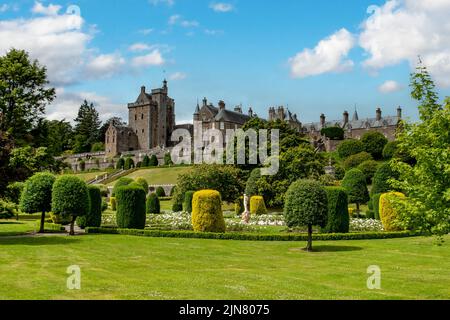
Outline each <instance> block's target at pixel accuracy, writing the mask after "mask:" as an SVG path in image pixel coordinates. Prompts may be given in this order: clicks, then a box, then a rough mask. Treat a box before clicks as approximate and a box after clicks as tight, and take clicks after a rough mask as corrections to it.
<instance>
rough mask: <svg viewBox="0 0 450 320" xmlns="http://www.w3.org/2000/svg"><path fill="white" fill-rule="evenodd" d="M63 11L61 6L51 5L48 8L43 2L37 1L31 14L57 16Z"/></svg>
mask: <svg viewBox="0 0 450 320" xmlns="http://www.w3.org/2000/svg"><path fill="white" fill-rule="evenodd" d="M59 10H61V6H59V5H54V4H49V5H48V6H47V7H46V6H45V5H43V4H42V3H41V2H39V1H36V2H35V3H34V7H33V8H32V9H31V12H33V13H36V14H43V15H45V16H56V15H57V14H58V13H59Z"/></svg>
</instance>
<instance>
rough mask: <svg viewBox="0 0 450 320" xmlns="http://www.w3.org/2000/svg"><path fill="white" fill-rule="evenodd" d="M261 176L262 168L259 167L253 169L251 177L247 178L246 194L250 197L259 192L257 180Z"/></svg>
mask: <svg viewBox="0 0 450 320" xmlns="http://www.w3.org/2000/svg"><path fill="white" fill-rule="evenodd" d="M260 178H261V169H259V168H257V169H254V170H253V171H252V173H251V174H250V177H249V178H248V180H247V184H246V187H245V194H246V195H247V196H249V197H253V196H256V195H257V194H258V186H257V184H256V183H257V182H258V180H259V179H260Z"/></svg>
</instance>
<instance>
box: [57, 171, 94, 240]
mask: <svg viewBox="0 0 450 320" xmlns="http://www.w3.org/2000/svg"><path fill="white" fill-rule="evenodd" d="M52 211H53V213H54V214H57V215H68V216H71V217H72V222H71V224H70V235H74V234H75V232H74V224H75V219H76V217H80V216H84V215H86V214H87V213H88V212H89V192H88V188H87V185H86V183H85V182H84V181H83V180H81V179H80V178H78V177H74V176H62V177H59V178H58V179H56V181H55V183H54V185H53V190H52Z"/></svg>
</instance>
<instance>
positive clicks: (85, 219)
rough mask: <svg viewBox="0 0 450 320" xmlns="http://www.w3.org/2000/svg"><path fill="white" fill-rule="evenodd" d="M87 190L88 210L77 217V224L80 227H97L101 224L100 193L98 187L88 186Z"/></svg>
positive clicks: (101, 202)
mask: <svg viewBox="0 0 450 320" xmlns="http://www.w3.org/2000/svg"><path fill="white" fill-rule="evenodd" d="M88 192H89V203H90V206H89V211H88V213H87V214H86V215H84V216H82V217H77V225H78V226H79V227H80V228H81V229H85V228H87V227H94V228H99V227H100V226H101V224H102V211H103V210H102V204H103V201H102V194H101V190H100V188H98V187H96V186H88Z"/></svg>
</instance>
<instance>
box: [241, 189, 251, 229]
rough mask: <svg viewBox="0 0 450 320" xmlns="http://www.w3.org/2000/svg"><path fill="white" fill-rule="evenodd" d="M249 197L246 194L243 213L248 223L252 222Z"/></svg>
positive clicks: (245, 221)
mask: <svg viewBox="0 0 450 320" xmlns="http://www.w3.org/2000/svg"><path fill="white" fill-rule="evenodd" d="M248 201H249V198H248V196H247V195H246V194H244V213H243V214H242V221H243V222H244V223H246V224H248V223H249V222H250V210H249V208H248Z"/></svg>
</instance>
